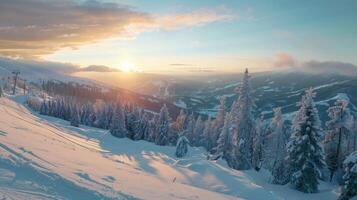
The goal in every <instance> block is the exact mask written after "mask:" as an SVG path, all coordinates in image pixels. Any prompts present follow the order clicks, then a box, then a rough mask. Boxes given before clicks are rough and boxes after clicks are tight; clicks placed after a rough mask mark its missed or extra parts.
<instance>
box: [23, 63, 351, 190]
mask: <svg viewBox="0 0 357 200" xmlns="http://www.w3.org/2000/svg"><path fill="white" fill-rule="evenodd" d="M50 86H51V87H50ZM43 87H48V89H47V90H49V91H52V90H53V89H49V88H53V84H50V85H47V86H43ZM63 91H66V90H65V89H63ZM73 91H76V89H73ZM237 92H238V99H237V100H236V101H234V102H233V104H232V106H231V108H230V110H228V109H227V108H226V99H225V97H221V99H220V106H219V108H218V112H217V115H216V118H215V119H211V118H208V119H207V120H203V119H202V117H201V116H196V115H195V114H193V113H186V112H185V111H183V110H182V111H181V112H180V114H179V115H178V116H177V118H176V119H175V120H172V119H171V117H170V115H169V112H168V109H167V107H166V105H163V107H162V108H161V110H160V112H159V113H158V114H153V113H150V112H147V111H145V110H144V109H141V108H139V107H137V106H133V105H130V104H123V103H120V101H119V100H116V101H103V100H97V101H96V102H94V103H91V102H87V103H83V101H78V100H76V99H74V98H69V97H63V96H62V97H61V96H60V97H55V98H45V100H43V101H42V103H41V104H40V105H38V103H34V102H35V101H29V102H28V104H29V105H30V106H31V105H32V106H31V107H33V108H37V109H38V110H39V111H40V113H41V114H45V115H50V116H55V117H59V118H62V119H65V120H68V121H70V122H71V125H73V126H79V124H83V125H87V126H93V127H98V128H103V129H108V130H109V131H110V133H111V134H112V135H113V136H116V137H128V138H130V139H133V140H146V141H149V142H154V143H155V144H157V145H176V156H177V157H183V156H185V155H186V154H187V152H188V145H190V146H203V147H204V148H206V149H207V151H208V152H209V155H210V156H209V157H208V158H209V159H213V160H214V159H219V158H222V159H224V160H226V162H227V164H228V165H229V166H230V167H231V168H234V169H237V170H248V169H256V170H260V169H261V168H266V169H268V170H270V171H271V174H272V180H271V181H272V183H274V184H287V183H290V184H291V185H292V186H293V187H294V188H296V189H297V190H299V191H302V192H307V193H313V192H317V191H318V182H319V179H321V178H324V176H325V175H326V173H324V171H325V169H329V171H330V180H333V179H338V180H343V179H342V176H343V167H344V164H343V163H344V162H343V161H344V160H345V158H346V157H347V156H348V155H349V154H351V153H352V152H354V151H356V150H357V147H356V142H357V125H356V124H357V123H356V121H355V119H354V118H353V115H352V114H351V111H350V110H349V108H348V104H349V102H348V101H347V100H337V101H336V103H335V105H334V106H331V107H330V108H329V109H328V114H329V117H330V119H329V121H327V122H326V126H325V130H323V129H322V125H321V122H320V119H319V115H318V111H317V109H316V107H315V103H314V97H315V93H314V92H313V90H312V89H309V90H307V91H306V92H305V94H304V95H303V96H302V99H301V102H300V103H299V105H298V106H299V110H298V111H297V113H296V115H295V117H294V119H293V120H291V121H289V120H284V119H283V116H282V110H281V108H279V107H278V108H275V109H274V117H273V118H272V120H269V121H268V120H264V119H263V116H262V115H260V116H259V117H256V110H255V104H254V98H253V96H252V88H251V83H250V75H249V73H248V70H246V72H245V74H244V77H243V81H242V84H240V86H239V88H238V90H237ZM86 93H90V91H87V92H86ZM227 110H228V111H227ZM352 171H353V170H352ZM345 172H346V167H345ZM350 172H351V170H349V171H348V173H349V177H351V176H352V178H349V179H348V184H346V185H347V186H346V187H347V188H348V187H349V186H348V185H352V186H353V187H355V185H353V184H351V181H352V183H355V182H353V181H356V180H355V178H356V176H355V174H352V175H351V173H350ZM345 176H346V175H345ZM345 182H346V181H345ZM345 190H346V191H354V192H355V191H356V190H351V189H350V188H348V189H345ZM350 193H351V192H349V194H350Z"/></svg>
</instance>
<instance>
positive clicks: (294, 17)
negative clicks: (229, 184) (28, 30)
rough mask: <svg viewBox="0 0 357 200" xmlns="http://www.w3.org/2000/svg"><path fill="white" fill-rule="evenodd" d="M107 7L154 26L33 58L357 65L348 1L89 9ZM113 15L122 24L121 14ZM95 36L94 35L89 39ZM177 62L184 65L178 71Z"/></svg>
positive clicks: (172, 68) (133, 2) (194, 65)
mask: <svg viewBox="0 0 357 200" xmlns="http://www.w3.org/2000/svg"><path fill="white" fill-rule="evenodd" d="M17 1H19V0H17ZM33 1H36V0H33ZM92 2H94V1H92ZM107 2H110V3H115V4H118V5H116V6H118V7H124V8H125V9H129V10H130V12H138V13H139V14H145V15H147V17H146V19H147V18H149V19H150V20H152V21H150V22H147V21H146V22H145V23H144V28H142V27H141V26H142V24H139V25H136V26H135V28H134V29H133V30H134V31H132V32H131V33H130V34H129V35H125V37H123V33H122V32H118V30H111V29H110V28H108V27H107V26H104V28H103V32H104V31H108V32H112V33H111V34H98V40H90V41H87V40H84V41H83V42H81V43H80V44H78V45H73V44H72V43H71V44H68V43H65V44H62V43H61V46H63V47H64V48H52V49H55V50H49V52H46V53H39V54H40V55H39V57H40V58H42V59H47V60H53V61H60V62H71V63H75V64H79V65H81V66H86V65H90V64H97V65H108V66H110V67H116V68H123V67H124V68H125V67H126V68H128V69H129V68H130V69H135V70H143V71H147V72H165V73H170V72H174V73H176V72H184V71H185V70H191V69H206V68H207V69H210V70H213V71H218V72H221V71H222V72H223V71H224V72H231V71H239V70H242V69H243V68H245V67H250V68H252V69H253V70H256V71H261V70H271V69H274V68H275V67H276V63H277V62H285V61H286V60H288V62H287V64H286V66H285V65H282V66H284V67H289V66H287V65H297V64H298V63H299V62H304V61H309V60H318V61H332V60H333V61H341V62H348V63H352V64H355V65H356V64H357V58H356V56H355V55H356V53H357V47H356V45H355V44H357V37H356V35H357V22H356V21H357V12H355V11H356V10H357V1H353V0H343V1H322V0H321V1H317V0H314V1H283V0H281V1H240V0H236V1H213V0H210V1H198V0H197V1H189V0H176V1H164V0H150V1H144V0H124V1H115V0H106V1H101V2H95V3H96V4H94V5H95V6H98V7H101V6H102V4H103V3H107ZM76 3H77V4H81V3H84V4H85V3H88V2H87V1H81V2H76ZM103 5H104V4H103ZM113 5H114V4H113ZM66 6H68V5H66ZM45 8H46V7H45ZM105 11H107V10H105ZM118 12H121V10H118ZM135 14H137V13H135ZM91 15H92V13H91ZM94 15H95V13H94ZM114 15H115V14H114ZM116 17H118V20H121V17H122V16H116ZM100 19H101V18H100ZM105 19H107V18H105ZM105 19H101V20H105ZM180 20H181V21H180ZM0 25H1V24H0ZM85 25H87V24H85ZM131 25H132V22H127V23H125V24H120V26H123V27H125V28H126V27H129V26H131ZM134 25H135V24H134ZM113 26H115V24H114V25H113ZM85 28H86V26H83V27H82V29H85ZM107 29H108V30H107ZM97 33H100V30H95V31H94V32H93V35H96V34H97ZM81 34H83V33H82V32H80V33H79V34H78V35H81ZM60 42H63V41H60ZM52 45H55V44H52ZM0 53H1V51H0ZM279 55H284V56H279ZM282 57H283V59H284V60H283V61H281V60H279V59H281V58H282ZM289 61H290V62H289ZM173 64H174V65H173ZM175 64H182V65H180V66H181V68H182V69H179V68H180V67H178V66H179V65H175ZM123 65H125V66H123ZM182 66H185V67H182ZM279 66H280V65H279ZM191 71H192V70H191Z"/></svg>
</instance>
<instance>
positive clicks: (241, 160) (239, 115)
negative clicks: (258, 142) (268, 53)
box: [227, 69, 255, 170]
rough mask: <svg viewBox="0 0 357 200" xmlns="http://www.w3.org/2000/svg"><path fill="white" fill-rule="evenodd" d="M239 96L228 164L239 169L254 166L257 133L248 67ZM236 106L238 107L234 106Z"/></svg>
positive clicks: (233, 115) (234, 113)
mask: <svg viewBox="0 0 357 200" xmlns="http://www.w3.org/2000/svg"><path fill="white" fill-rule="evenodd" d="M238 93H239V97H238V100H237V102H236V105H234V106H233V108H232V109H234V110H236V111H235V112H232V111H231V120H232V124H234V126H235V128H236V131H233V133H234V134H233V135H232V143H233V148H232V151H233V155H234V156H235V157H234V159H233V160H227V162H228V164H229V165H230V166H231V167H232V168H234V169H237V170H247V169H250V168H252V162H253V138H254V134H255V119H254V116H253V108H254V100H253V97H252V94H251V93H252V89H251V83H250V75H249V74H248V69H246V71H245V73H244V77H243V81H242V84H241V86H240V87H239V88H238ZM234 107H236V108H234Z"/></svg>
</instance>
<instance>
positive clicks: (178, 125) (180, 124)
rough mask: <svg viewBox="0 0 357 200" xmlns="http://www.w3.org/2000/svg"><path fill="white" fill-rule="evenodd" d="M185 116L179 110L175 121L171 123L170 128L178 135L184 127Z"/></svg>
mask: <svg viewBox="0 0 357 200" xmlns="http://www.w3.org/2000/svg"><path fill="white" fill-rule="evenodd" d="M185 120H186V114H185V112H184V111H183V110H180V114H179V115H178V116H177V118H176V121H174V122H173V123H172V128H173V129H175V131H177V132H178V133H180V132H182V131H183V130H184V129H185V128H186V127H185Z"/></svg>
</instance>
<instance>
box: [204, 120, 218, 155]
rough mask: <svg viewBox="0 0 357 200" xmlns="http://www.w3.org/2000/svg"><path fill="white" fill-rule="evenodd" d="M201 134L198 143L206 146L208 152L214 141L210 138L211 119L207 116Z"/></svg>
mask: <svg viewBox="0 0 357 200" xmlns="http://www.w3.org/2000/svg"><path fill="white" fill-rule="evenodd" d="M202 134H203V136H202V138H201V141H200V143H201V144H202V145H203V146H204V147H205V148H206V150H207V151H208V152H210V151H211V150H212V148H213V147H214V145H215V144H216V141H214V140H213V138H212V136H213V135H212V120H211V117H210V116H209V117H208V119H207V120H206V121H205V122H204V129H203V133H202Z"/></svg>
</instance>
